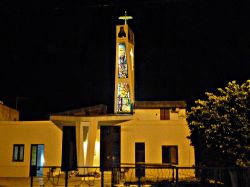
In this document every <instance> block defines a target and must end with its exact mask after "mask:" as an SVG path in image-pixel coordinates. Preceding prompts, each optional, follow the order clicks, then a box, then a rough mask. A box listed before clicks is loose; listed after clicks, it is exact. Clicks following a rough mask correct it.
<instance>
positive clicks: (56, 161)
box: [0, 24, 195, 177]
mask: <svg viewBox="0 0 250 187" xmlns="http://www.w3.org/2000/svg"><path fill="white" fill-rule="evenodd" d="M134 98H135V95H134V34H133V32H132V31H131V29H130V28H129V27H128V25H127V24H124V25H119V26H117V27H116V68H115V91H114V114H112V115H110V114H109V115H107V114H106V112H107V108H106V106H104V105H97V106H93V107H87V108H80V109H75V110H70V111H65V112H61V113H57V114H53V115H51V116H50V120H49V121H40V122H39V121H33V122H27V121H26V122H20V121H14V120H15V119H16V117H15V118H14V117H13V119H11V120H12V121H10V119H8V120H9V121H1V120H0V155H1V156H0V177H13V176H14V177H27V176H29V174H30V171H31V169H30V168H31V166H32V164H33V166H34V165H35V166H60V165H61V164H62V155H63V134H64V132H66V131H64V130H65V129H66V128H68V127H71V128H74V129H73V132H75V134H74V136H72V137H74V138H72V142H71V143H73V144H72V145H73V146H72V147H75V149H76V152H74V154H76V155H74V156H76V157H77V159H76V160H77V166H79V167H82V166H100V165H101V163H102V159H106V158H107V160H106V161H107V162H109V161H110V160H108V159H112V160H119V161H118V162H117V163H118V165H120V164H121V165H122V164H123V163H128V164H135V163H137V162H144V163H146V164H166V163H167V164H171V165H176V166H193V165H194V164H195V161H194V149H193V147H192V146H191V145H190V142H189V140H188V139H187V138H186V137H187V136H189V135H190V132H189V129H188V125H187V121H186V103H185V102H184V101H139V102H138V101H135V99H134ZM4 111H6V110H4ZM4 111H2V113H3V114H5V112H4ZM122 114H126V115H122ZM0 116H1V111H0ZM13 116H16V115H13ZM4 119H6V118H4ZM64 127H66V128H64ZM102 127H108V128H110V129H112V128H113V127H118V129H119V133H117V134H118V136H117V139H118V140H119V143H118V144H119V145H118V147H116V148H114V145H112V141H115V140H114V139H115V138H113V137H112V136H111V135H110V134H109V133H106V134H107V135H106V136H104V138H102V135H103V134H104V135H105V133H103V132H104V131H102V129H104V128H102ZM110 129H108V132H111V131H112V130H111V131H110ZM114 134H115V133H114ZM102 140H103V141H102ZM116 142H118V141H116ZM115 145H116V144H115ZM105 146H106V147H105ZM107 146H111V147H107ZM39 147H40V149H41V150H42V152H41V151H40V152H39ZM103 147H104V148H103ZM102 149H104V151H105V150H109V151H110V152H109V153H107V155H102V151H101V150H102ZM36 151H37V152H36ZM33 152H34V154H33ZM37 154H39V155H40V157H37V156H36V155H37ZM72 154H73V153H72ZM105 154H106V153H105ZM34 155H35V156H34ZM33 157H34V158H35V160H32V159H33ZM36 158H40V159H36ZM39 160H40V161H39ZM41 172H43V173H46V172H45V171H41ZM179 177H181V176H179Z"/></svg>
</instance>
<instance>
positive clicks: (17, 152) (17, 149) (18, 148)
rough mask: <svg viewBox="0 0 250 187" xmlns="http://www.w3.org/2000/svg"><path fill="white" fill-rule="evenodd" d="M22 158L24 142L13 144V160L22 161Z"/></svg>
mask: <svg viewBox="0 0 250 187" xmlns="http://www.w3.org/2000/svg"><path fill="white" fill-rule="evenodd" d="M23 160H24V144H14V146H13V161H16V162H23Z"/></svg>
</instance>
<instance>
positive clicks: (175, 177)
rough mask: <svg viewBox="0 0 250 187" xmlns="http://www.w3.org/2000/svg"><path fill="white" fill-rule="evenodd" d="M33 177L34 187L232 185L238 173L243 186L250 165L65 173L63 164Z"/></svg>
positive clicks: (142, 167)
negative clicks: (62, 169)
mask: <svg viewBox="0 0 250 187" xmlns="http://www.w3.org/2000/svg"><path fill="white" fill-rule="evenodd" d="M41 169H42V172H41V173H38V174H37V176H34V177H31V187H33V186H34V187H35V186H40V187H45V186H46V187H47V186H65V187H67V186H74V187H83V186H98V187H107V186H112V187H113V186H120V187H121V186H152V187H160V186H164V187H165V186H166V187H167V186H179V187H184V186H193V187H195V186H206V187H209V186H223V187H230V186H232V183H231V177H230V175H232V174H234V175H235V174H236V176H237V177H236V182H237V183H238V186H239V187H249V186H250V182H249V178H250V168H219V167H175V166H166V165H145V164H140V165H129V166H122V167H119V168H110V171H100V168H99V167H78V169H77V170H76V171H69V172H64V171H61V168H60V167H59V166H44V167H39V171H41Z"/></svg>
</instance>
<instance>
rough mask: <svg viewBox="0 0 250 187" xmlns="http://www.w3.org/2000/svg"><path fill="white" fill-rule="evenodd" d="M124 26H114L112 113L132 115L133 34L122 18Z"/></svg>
mask: <svg viewBox="0 0 250 187" xmlns="http://www.w3.org/2000/svg"><path fill="white" fill-rule="evenodd" d="M119 19H123V20H124V25H117V26H116V67H115V96H114V97H115V98H114V113H122V114H126V113H132V112H133V106H134V100H135V95H134V33H133V32H132V30H131V29H130V28H129V26H128V25H127V20H128V19H132V17H131V16H127V14H126V11H125V15H124V16H120V17H119Z"/></svg>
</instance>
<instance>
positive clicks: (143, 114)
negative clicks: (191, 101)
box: [134, 108, 186, 120]
mask: <svg viewBox="0 0 250 187" xmlns="http://www.w3.org/2000/svg"><path fill="white" fill-rule="evenodd" d="M134 112H135V113H134V119H135V120H160V109H135V110H134ZM185 117H186V109H178V108H177V109H176V110H175V111H171V110H170V120H185V119H186V118H185Z"/></svg>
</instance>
